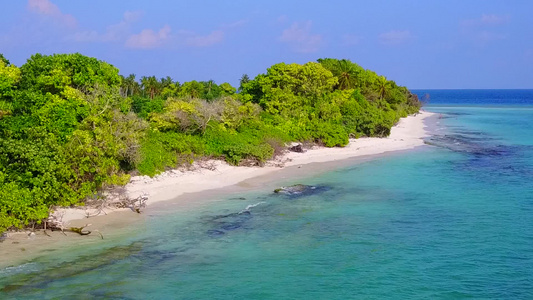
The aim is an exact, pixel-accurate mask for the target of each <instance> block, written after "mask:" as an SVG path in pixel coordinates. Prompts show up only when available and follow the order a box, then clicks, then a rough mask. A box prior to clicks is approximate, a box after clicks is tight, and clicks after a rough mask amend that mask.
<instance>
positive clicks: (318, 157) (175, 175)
mask: <svg viewBox="0 0 533 300" xmlns="http://www.w3.org/2000/svg"><path fill="white" fill-rule="evenodd" d="M431 115H433V113H430V112H425V111H421V112H420V113H418V114H417V115H416V116H408V117H407V118H402V119H401V120H400V122H399V123H398V124H397V125H396V126H394V127H393V128H392V131H391V134H390V136H389V137H386V138H359V139H351V140H350V142H349V144H348V145H347V146H346V147H343V148H325V147H313V148H312V149H308V150H307V151H306V152H305V153H296V152H288V153H286V154H284V155H283V156H282V157H277V158H276V159H275V160H274V161H271V162H268V163H267V164H266V165H265V166H264V167H243V166H240V167H236V166H231V165H228V164H227V163H225V162H223V161H217V160H212V161H208V162H204V163H202V166H204V167H202V166H200V165H198V164H195V165H193V166H192V168H190V169H189V170H177V169H176V170H171V171H166V172H164V173H162V174H160V175H158V176H156V177H154V178H150V177H148V176H135V177H132V178H131V180H130V183H128V184H127V185H126V186H125V191H126V193H127V195H128V196H129V197H130V198H136V197H138V196H140V195H143V194H145V195H147V196H148V201H147V205H153V204H154V203H158V202H162V201H168V200H172V199H176V198H177V197H179V196H182V195H184V194H189V193H197V192H202V191H206V190H212V189H220V188H223V187H228V186H231V185H235V184H238V183H239V182H242V181H245V180H247V179H250V178H254V177H258V176H262V175H266V174H269V173H272V172H276V171H279V170H281V169H283V168H286V167H291V166H298V165H306V164H311V163H322V162H332V161H338V160H345V159H348V158H354V157H359V156H368V155H375V154H382V153H386V152H391V151H399V150H408V149H412V148H415V147H418V146H421V145H423V144H424V141H423V138H424V137H426V136H427V135H428V132H427V130H426V129H425V126H424V120H425V119H426V118H428V117H430V116H431ZM205 166H209V168H206V167H205ZM115 210H117V209H105V210H104V212H105V213H109V212H112V211H115ZM123 210H128V209H120V210H119V211H123ZM95 213H96V210H92V209H84V208H67V209H60V210H58V211H56V214H58V215H61V218H62V220H63V222H65V223H69V222H71V221H73V220H81V219H85V220H86V218H87V214H90V215H94V214H95Z"/></svg>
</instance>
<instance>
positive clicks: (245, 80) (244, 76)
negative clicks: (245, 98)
mask: <svg viewBox="0 0 533 300" xmlns="http://www.w3.org/2000/svg"><path fill="white" fill-rule="evenodd" d="M248 82H250V77H248V74H242V77H241V80H240V86H239V91H242V87H243V86H244V85H245V84H247V83H248Z"/></svg>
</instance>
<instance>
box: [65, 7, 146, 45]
mask: <svg viewBox="0 0 533 300" xmlns="http://www.w3.org/2000/svg"><path fill="white" fill-rule="evenodd" d="M142 15H143V13H142V12H140V11H126V12H125V13H124V15H123V17H122V20H121V21H120V22H119V23H117V24H113V25H110V26H108V27H107V28H106V31H105V32H104V33H98V32H96V31H94V30H91V31H80V32H77V33H75V34H74V35H73V36H72V37H71V38H72V39H73V40H75V41H77V42H117V41H123V40H125V39H127V38H128V36H129V35H130V33H129V31H130V28H131V24H133V23H135V22H136V21H138V20H139V19H140V18H141V17H142Z"/></svg>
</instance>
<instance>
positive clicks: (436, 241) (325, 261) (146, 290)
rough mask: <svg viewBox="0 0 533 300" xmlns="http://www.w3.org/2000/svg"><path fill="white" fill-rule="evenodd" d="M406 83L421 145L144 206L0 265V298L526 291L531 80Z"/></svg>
mask: <svg viewBox="0 0 533 300" xmlns="http://www.w3.org/2000/svg"><path fill="white" fill-rule="evenodd" d="M415 92H416V93H417V94H419V95H420V98H421V99H425V100H429V101H428V102H427V105H426V106H425V107H424V109H425V110H428V111H432V112H436V113H437V116H435V118H433V119H432V120H431V122H430V124H429V126H430V129H431V131H432V133H433V135H432V136H431V137H429V138H427V140H426V143H427V144H428V145H427V146H424V147H421V148H418V149H415V150H412V151H406V152H399V153H394V154H391V155H386V156H381V157H379V158H378V159H375V160H370V161H366V162H363V163H357V164H355V163H354V164H348V163H347V164H346V165H344V166H342V167H340V168H337V169H335V170H329V171H327V172H319V173H316V174H309V176H308V177H305V178H291V179H287V180H286V181H285V182H281V183H283V184H284V185H290V184H296V183H299V184H304V185H306V186H308V188H307V189H306V190H305V191H304V192H302V193H295V194H276V193H273V189H272V187H268V188H264V189H260V190H253V191H250V192H247V193H240V194H233V195H224V196H220V197H214V198H213V199H210V200H205V199H204V200H202V202H205V203H204V204H203V205H198V206H192V207H188V208H186V209H176V210H175V211H166V212H157V213H155V212H154V213H153V215H150V216H148V217H147V219H146V224H144V225H142V226H141V228H140V229H139V230H136V231H133V232H131V233H129V234H128V235H126V236H125V237H123V238H120V239H117V240H115V241H108V240H106V242H105V243H95V244H91V245H89V246H79V247H72V248H70V249H68V251H64V253H63V255H61V256H58V255H57V254H54V257H50V256H46V255H44V256H42V257H40V258H38V259H36V260H34V261H32V262H29V263H26V264H24V265H21V266H13V267H10V268H5V269H1V270H0V298H1V299H99V298H101V299H467V298H468V299H533V217H532V216H533V90H417V91H415ZM426 94H429V96H425V95H426ZM424 96H425V97H424ZM281 183H280V184H281ZM0 247H1V244H0Z"/></svg>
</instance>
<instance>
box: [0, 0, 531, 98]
mask: <svg viewBox="0 0 533 300" xmlns="http://www.w3.org/2000/svg"><path fill="white" fill-rule="evenodd" d="M2 10H3V13H2V18H1V19H0V53H3V54H4V56H6V58H8V59H9V60H10V61H11V62H12V63H14V64H16V65H18V66H20V65H22V64H23V63H24V62H25V61H26V59H28V58H29V57H30V56H31V55H32V54H35V53H43V54H52V53H71V52H80V53H82V54H85V55H88V56H94V57H97V58H98V59H101V60H105V61H107V62H109V63H111V64H113V65H115V66H116V67H118V68H119V69H120V71H121V74H123V75H128V74H130V73H135V74H136V75H137V77H140V76H144V75H146V76H149V75H155V76H157V77H163V76H170V77H172V78H173V79H174V80H178V81H180V82H184V81H189V80H209V79H213V80H215V81H216V82H218V83H222V82H226V81H227V82H230V83H231V84H233V85H237V84H238V80H239V78H240V77H241V75H242V74H244V73H247V74H248V75H250V76H251V77H253V76H255V75H257V74H259V73H264V72H265V71H266V69H267V68H268V67H269V66H271V65H272V64H275V63H279V62H285V63H292V62H296V63H305V62H308V61H316V59H318V58H324V57H334V58H347V59H350V60H352V61H354V62H356V63H358V64H360V65H361V66H363V67H364V68H367V69H372V70H374V71H376V72H378V73H379V74H383V75H385V76H387V78H389V79H392V80H395V81H396V82H397V83H398V84H400V85H405V86H407V87H409V88H413V89H417V88H533V18H532V17H531V14H532V12H533V1H526V0H514V1H508V0H506V1H491V0H484V1H482V0H469V1H465V0H448V1H436V0H425V1H422V0H417V1H414V0H413V1H408V0H394V1H393V0H389V1H385V0H373V1H353V0H352V1H349V0H342V1H341V0H338V1H329V2H328V4H326V2H325V1H305V2H304V1H291V0H285V1H278V0H271V1H249V0H234V1H220V0H218V1H216V0H211V1H207V0H204V1H202V0H196V1H163V0H151V1H140V0H133V1H104V0H92V1H82V0H79V1H72V0H29V1H22V0H20V1H7V0H4V1H3V3H2Z"/></svg>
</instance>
